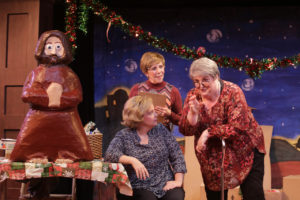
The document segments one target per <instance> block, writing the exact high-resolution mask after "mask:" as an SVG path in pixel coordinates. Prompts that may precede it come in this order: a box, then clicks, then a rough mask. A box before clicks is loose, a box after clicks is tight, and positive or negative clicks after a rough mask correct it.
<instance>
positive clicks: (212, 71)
mask: <svg viewBox="0 0 300 200" xmlns="http://www.w3.org/2000/svg"><path fill="white" fill-rule="evenodd" d="M203 75H209V76H212V77H213V78H216V77H217V76H219V77H220V71H219V68H218V65H217V63H216V62H215V61H213V60H211V59H209V58H206V57H202V58H199V59H197V60H194V61H193V62H192V64H191V67H190V71H189V76H190V78H191V79H193V78H194V77H195V76H203Z"/></svg>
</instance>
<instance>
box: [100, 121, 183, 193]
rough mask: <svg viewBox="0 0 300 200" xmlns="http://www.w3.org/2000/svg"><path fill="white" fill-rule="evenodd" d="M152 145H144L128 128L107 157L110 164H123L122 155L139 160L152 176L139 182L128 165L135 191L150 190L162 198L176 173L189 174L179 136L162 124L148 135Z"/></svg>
mask: <svg viewBox="0 0 300 200" xmlns="http://www.w3.org/2000/svg"><path fill="white" fill-rule="evenodd" d="M148 137H149V140H148V144H140V141H141V140H140V137H139V136H138V134H137V132H136V130H135V129H130V128H124V129H122V130H121V131H119V132H118V133H117V134H116V136H115V137H114V139H113V140H112V141H111V143H110V145H109V147H108V149H107V151H106V155H105V160H106V161H109V162H119V159H120V157H121V156H122V155H127V156H132V157H135V158H137V159H138V160H139V161H140V162H142V163H143V164H144V166H145V167H146V168H147V170H148V172H149V175H150V177H149V178H147V179H146V180H141V179H138V178H137V176H136V173H135V171H134V169H133V167H132V166H131V165H124V167H125V169H126V171H127V174H128V176H129V180H130V183H131V185H132V188H133V189H147V190H149V191H151V192H153V193H154V194H155V195H156V196H157V197H158V198H161V197H162V196H164V195H165V191H163V187H164V186H165V185H166V183H167V182H168V181H171V180H174V174H175V173H186V165H185V161H184V157H183V154H182V151H181V149H180V147H179V144H178V142H177V141H176V139H175V137H174V136H173V135H172V133H170V132H169V131H168V130H167V129H166V128H165V126H163V125H162V124H158V125H157V126H155V127H153V128H152V129H151V130H150V131H149V132H148Z"/></svg>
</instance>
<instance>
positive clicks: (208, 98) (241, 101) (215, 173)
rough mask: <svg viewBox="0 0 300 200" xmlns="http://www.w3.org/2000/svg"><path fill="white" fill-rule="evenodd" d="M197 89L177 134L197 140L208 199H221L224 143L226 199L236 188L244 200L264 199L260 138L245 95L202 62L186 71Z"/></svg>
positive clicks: (215, 68) (211, 63)
mask: <svg viewBox="0 0 300 200" xmlns="http://www.w3.org/2000/svg"><path fill="white" fill-rule="evenodd" d="M189 76H190V78H191V79H192V80H193V82H194V85H195V87H194V88H193V89H191V90H190V91H189V92H188V94H187V97H186V99H185V102H184V108H183V112H182V117H181V120H180V122H179V130H180V132H181V133H182V134H184V135H185V136H192V135H194V136H195V142H194V145H195V153H196V156H197V158H198V161H199V163H200V165H201V171H202V176H203V180H204V184H205V191H206V196H207V199H208V200H215V199H221V196H222V193H221V188H222V187H221V167H222V155H223V154H222V140H224V141H225V143H226V149H225V157H224V166H223V167H224V182H223V184H224V188H225V199H227V192H228V189H231V188H234V187H236V186H238V185H240V187H241V190H242V194H243V199H244V200H253V199H255V200H263V199H264V191H263V185H262V184H263V176H264V154H265V146H264V138H263V133H262V129H261V128H260V126H259V125H258V123H257V122H256V121H255V119H254V117H253V115H252V113H251V110H250V109H249V107H248V105H247V102H246V99H245V96H244V94H243V92H242V90H241V89H240V87H239V86H237V85H236V84H234V83H231V82H229V81H225V80H221V79H220V72H219V69H218V66H217V64H216V63H215V62H214V61H213V60H211V59H209V58H206V57H202V58H200V59H198V60H195V61H194V62H193V63H192V65H191V67H190V71H189Z"/></svg>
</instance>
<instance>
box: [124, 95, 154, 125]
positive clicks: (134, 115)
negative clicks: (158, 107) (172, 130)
mask: <svg viewBox="0 0 300 200" xmlns="http://www.w3.org/2000/svg"><path fill="white" fill-rule="evenodd" d="M151 105H153V103H152V99H151V98H150V97H147V96H134V97H131V98H130V99H128V100H127V101H126V103H125V105H124V109H123V122H122V124H123V125H124V126H127V127H129V128H137V126H138V124H139V123H140V122H142V121H143V120H144V115H145V113H146V112H148V111H149V109H150V107H151Z"/></svg>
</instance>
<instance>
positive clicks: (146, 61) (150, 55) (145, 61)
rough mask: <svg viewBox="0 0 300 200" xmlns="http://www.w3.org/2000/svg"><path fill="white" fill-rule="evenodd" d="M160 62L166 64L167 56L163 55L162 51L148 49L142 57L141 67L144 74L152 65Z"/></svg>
mask: <svg viewBox="0 0 300 200" xmlns="http://www.w3.org/2000/svg"><path fill="white" fill-rule="evenodd" d="M160 62H161V63H162V64H163V65H164V66H165V58H164V56H163V55H161V54H160V53H156V52H150V51H148V52H146V53H144V54H143V55H142V57H141V60H140V69H141V71H142V72H143V73H144V74H146V73H147V71H148V69H149V68H150V67H151V66H153V65H156V64H158V63H160Z"/></svg>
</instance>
